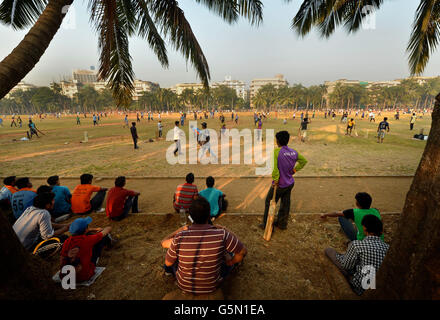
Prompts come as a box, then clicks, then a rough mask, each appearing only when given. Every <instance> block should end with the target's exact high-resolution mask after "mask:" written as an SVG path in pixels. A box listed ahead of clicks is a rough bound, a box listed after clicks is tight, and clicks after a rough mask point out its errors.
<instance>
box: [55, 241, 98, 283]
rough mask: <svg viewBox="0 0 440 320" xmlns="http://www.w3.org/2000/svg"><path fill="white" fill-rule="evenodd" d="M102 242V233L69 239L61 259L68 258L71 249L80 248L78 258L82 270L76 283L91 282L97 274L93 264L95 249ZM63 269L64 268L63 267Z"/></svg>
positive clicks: (65, 243)
mask: <svg viewBox="0 0 440 320" xmlns="http://www.w3.org/2000/svg"><path fill="white" fill-rule="evenodd" d="M101 240H102V232H98V233H97V234H93V235H79V236H71V237H69V238H68V239H67V240H66V241H65V242H64V244H63V249H62V250H61V257H62V258H67V257H68V253H69V251H70V250H71V249H74V248H76V247H78V248H79V252H78V254H77V256H76V258H78V259H79V261H80V264H81V270H80V271H79V272H77V274H76V281H77V282H83V281H87V280H89V279H90V278H91V277H92V276H93V275H94V274H95V268H96V266H95V264H94V263H92V261H91V260H92V253H93V247H94V246H95V244H97V243H98V242H99V241H101ZM61 267H63V266H61Z"/></svg>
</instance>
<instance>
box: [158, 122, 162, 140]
mask: <svg viewBox="0 0 440 320" xmlns="http://www.w3.org/2000/svg"><path fill="white" fill-rule="evenodd" d="M162 129H163V126H162V121H161V120H159V122H158V123H157V130H158V131H159V138H162Z"/></svg>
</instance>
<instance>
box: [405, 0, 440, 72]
mask: <svg viewBox="0 0 440 320" xmlns="http://www.w3.org/2000/svg"><path fill="white" fill-rule="evenodd" d="M439 23H440V1H438V0H421V1H420V4H419V6H418V8H417V12H416V17H415V20H414V24H413V31H412V33H411V38H410V40H409V43H408V47H407V51H408V52H409V65H410V70H411V74H420V73H422V72H423V70H424V69H425V67H426V65H427V63H428V61H429V57H430V55H431V53H432V52H433V51H434V50H435V48H436V47H437V45H438V40H439V37H440V24H439Z"/></svg>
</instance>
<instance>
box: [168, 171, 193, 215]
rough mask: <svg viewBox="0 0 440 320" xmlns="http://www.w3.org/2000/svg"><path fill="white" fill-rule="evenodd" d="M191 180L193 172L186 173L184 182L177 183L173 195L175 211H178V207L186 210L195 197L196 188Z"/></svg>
mask: <svg viewBox="0 0 440 320" xmlns="http://www.w3.org/2000/svg"><path fill="white" fill-rule="evenodd" d="M193 182H194V174H192V173H188V174H187V175H186V183H184V184H179V185H178V186H177V189H176V192H174V197H173V207H174V209H175V210H176V212H179V211H180V209H184V210H185V211H188V210H189V207H190V206H191V203H192V202H193V200H194V199H195V198H197V195H198V190H197V186H196V185H195V184H193Z"/></svg>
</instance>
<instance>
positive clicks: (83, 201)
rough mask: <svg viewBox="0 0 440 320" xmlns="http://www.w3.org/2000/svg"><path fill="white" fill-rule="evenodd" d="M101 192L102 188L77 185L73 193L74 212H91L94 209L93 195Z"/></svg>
mask: <svg viewBox="0 0 440 320" xmlns="http://www.w3.org/2000/svg"><path fill="white" fill-rule="evenodd" d="M99 190H101V188H100V187H97V186H92V185H91V184H80V185H77V186H76V187H75V189H74V190H73V192H72V200H71V201H72V212H73V213H85V212H87V211H89V210H90V209H91V208H92V206H91V204H90V198H91V197H92V193H93V192H98V191H99Z"/></svg>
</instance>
